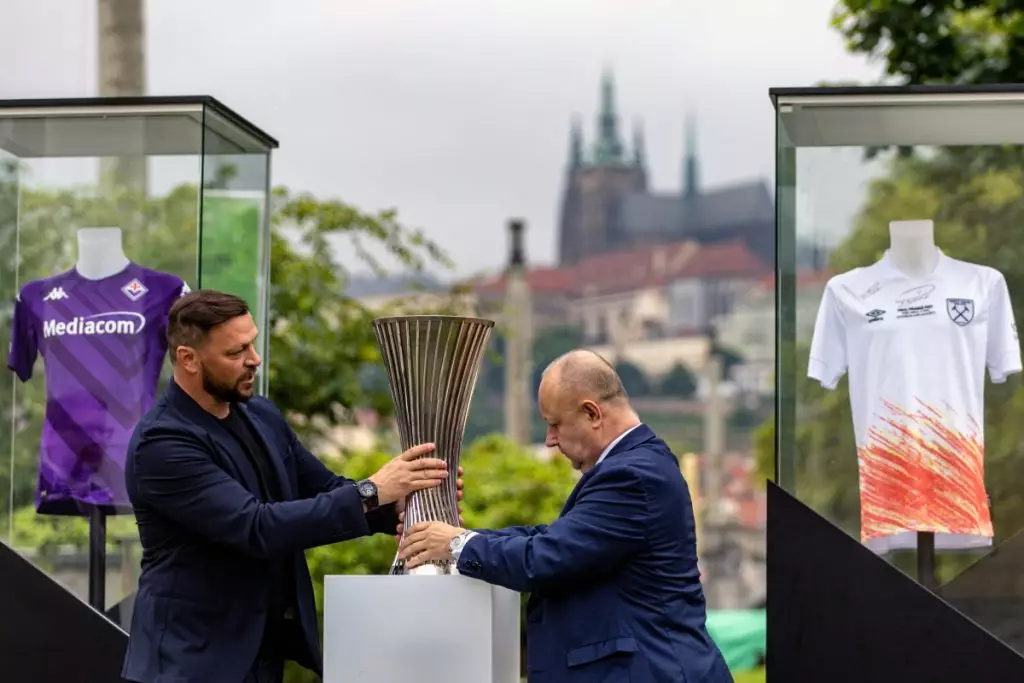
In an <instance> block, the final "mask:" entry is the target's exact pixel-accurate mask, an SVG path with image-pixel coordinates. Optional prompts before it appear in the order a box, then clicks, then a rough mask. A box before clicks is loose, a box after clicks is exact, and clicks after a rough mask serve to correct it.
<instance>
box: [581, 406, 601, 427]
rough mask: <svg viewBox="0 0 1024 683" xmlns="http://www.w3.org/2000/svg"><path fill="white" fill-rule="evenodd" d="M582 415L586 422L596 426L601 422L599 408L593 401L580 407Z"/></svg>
mask: <svg viewBox="0 0 1024 683" xmlns="http://www.w3.org/2000/svg"><path fill="white" fill-rule="evenodd" d="M581 408H582V409H583V414H584V415H586V416H587V422H589V423H591V424H592V425H594V426H596V425H597V424H600V422H601V417H602V415H601V408H600V407H599V406H598V405H597V404H596V403H594V402H593V401H584V402H583V405H582V406H581Z"/></svg>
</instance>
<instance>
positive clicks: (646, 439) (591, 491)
mask: <svg viewBox="0 0 1024 683" xmlns="http://www.w3.org/2000/svg"><path fill="white" fill-rule="evenodd" d="M538 404H539V407H540V413H541V415H542V416H543V418H544V420H545V421H546V422H547V424H548V428H547V439H546V443H547V446H548V447H549V448H558V450H560V451H561V452H562V454H563V455H564V456H565V457H566V458H568V460H569V462H571V463H572V465H573V467H574V468H576V469H577V470H579V471H580V472H582V476H581V477H580V480H579V483H577V485H576V488H575V489H574V490H573V491H572V493H570V494H569V498H568V500H567V501H566V503H565V506H564V507H563V508H562V513H561V514H560V515H559V517H558V519H556V520H554V521H553V522H551V523H550V524H538V525H536V526H518V527H510V528H506V529H497V530H488V529H475V530H472V531H470V530H467V529H460V528H456V527H452V526H449V525H447V524H443V523H439V522H426V523H422V524H417V525H415V526H413V527H411V528H410V529H409V532H408V533H407V534H406V536H405V539H404V540H403V547H402V550H401V557H402V558H403V559H404V560H405V562H406V567H409V568H412V567H416V566H418V565H420V564H422V563H424V562H428V561H430V560H442V559H454V560H456V561H457V562H458V565H457V566H458V570H459V573H460V574H462V575H464V576H468V577H472V578H476V579H480V580H482V581H486V582H487V583H491V584H495V585H498V586H504V587H506V588H510V589H512V590H515V591H519V592H522V593H531V596H530V600H529V602H528V603H527V607H526V653H527V670H528V673H527V680H528V681H529V682H530V683H561V682H562V681H570V680H572V681H613V680H614V681H625V680H629V681H633V682H634V683H662V682H664V683H669V681H672V682H675V681H689V683H732V676H731V674H730V673H729V670H728V668H727V667H726V664H725V660H724V659H723V658H722V654H721V652H720V651H719V649H718V647H717V646H716V645H715V643H714V642H713V641H712V639H711V636H710V635H709V634H708V632H707V629H706V627H705V621H706V616H707V615H706V608H705V600H704V591H703V589H702V587H701V582H700V571H699V570H698V568H697V539H696V532H695V527H694V519H693V505H692V503H691V501H690V492H689V490H688V488H687V485H686V481H685V480H684V479H683V477H682V474H681V473H680V471H679V462H678V460H677V459H676V457H675V456H674V455H673V453H672V451H671V450H670V449H669V447H668V446H667V445H665V442H664V441H662V440H661V439H660V438H658V436H657V435H656V434H655V433H654V432H653V431H652V430H651V429H650V428H649V427H648V426H647V425H645V424H643V423H642V422H641V421H640V418H639V417H638V416H637V413H636V411H635V410H634V409H633V408H632V406H630V403H629V397H628V396H627V395H626V391H625V389H624V388H623V386H622V381H621V380H620V379H619V376H618V374H617V373H616V372H615V370H614V369H613V368H612V366H611V365H609V364H608V363H607V362H606V361H605V360H604V359H603V358H601V357H600V356H599V355H597V354H596V353H594V352H592V351H589V350H585V349H579V350H576V351H571V352H569V353H567V354H565V355H564V356H561V357H560V358H558V359H556V360H555V361H554V362H552V363H551V364H550V365H549V366H548V367H547V369H546V370H545V371H544V373H543V375H542V376H541V382H540V388H539V390H538ZM398 531H399V533H401V527H399V528H398Z"/></svg>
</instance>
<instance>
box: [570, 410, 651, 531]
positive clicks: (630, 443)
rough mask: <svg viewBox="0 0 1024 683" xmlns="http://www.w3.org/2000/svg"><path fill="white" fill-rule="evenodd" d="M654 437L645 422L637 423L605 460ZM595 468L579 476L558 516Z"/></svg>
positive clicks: (574, 497) (575, 496)
mask: <svg viewBox="0 0 1024 683" xmlns="http://www.w3.org/2000/svg"><path fill="white" fill-rule="evenodd" d="M654 438H655V435H654V432H653V431H651V428H650V427H648V426H647V425H645V424H639V425H637V427H636V428H635V429H634V430H633V431H631V432H630V433H629V434H626V435H625V436H624V437H622V439H621V440H620V441H619V442H618V443H617V444H615V446H614V447H613V448H612V449H611V450H610V451H609V452H608V455H606V456H605V460H607V459H608V458H611V457H612V456H615V455H618V454H619V453H625V452H626V451H630V450H632V449H634V448H636V447H637V446H639V445H640V444H642V443H646V442H648V441H650V440H652V439H654ZM596 469H597V466H596V465H595V466H594V467H591V468H590V469H589V470H588V471H587V473H586V474H584V475H583V476H582V477H580V480H579V481H578V482H576V486H575V487H573V490H572V493H570V494H569V497H568V498H566V500H565V505H563V506H562V511H561V512H560V513H559V515H558V516H559V517H561V516H563V515H565V513H567V512H568V511H569V510H571V509H572V506H573V505H575V504H576V498H577V496H579V494H580V489H582V488H583V485H584V484H586V483H587V480H588V479H589V478H590V477H591V476H593V474H594V470H596Z"/></svg>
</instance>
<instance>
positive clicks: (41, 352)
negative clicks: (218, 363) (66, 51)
mask: <svg viewBox="0 0 1024 683" xmlns="http://www.w3.org/2000/svg"><path fill="white" fill-rule="evenodd" d="M276 147H277V142H276V141H275V140H274V139H273V138H271V137H269V136H268V135H267V134H266V133H264V132H262V131H261V130H259V129H258V128H256V127H255V126H253V125H252V124H251V123H249V122H248V121H246V120H245V119H243V118H241V117H240V116H239V115H237V114H236V113H234V112H233V111H231V110H230V109H228V108H227V107H225V106H224V105H222V104H221V103H219V102H218V101H217V100H215V99H213V98H210V97H172V98H157V97H143V98H114V99H111V98H103V99H75V100H20V101H0V292H2V293H3V301H4V303H3V305H2V307H0V340H2V348H3V349H4V351H5V353H6V356H7V359H6V363H5V365H6V367H7V368H8V372H7V382H8V385H7V388H6V389H5V390H3V391H0V415H2V420H0V443H3V444H4V446H3V451H2V452H0V541H3V542H4V543H6V544H7V545H9V546H10V547H12V548H14V549H15V550H17V551H18V552H19V553H20V554H21V555H22V556H23V557H25V558H27V559H29V560H31V561H32V562H34V563H35V564H36V565H37V566H38V567H40V568H41V569H43V570H44V571H46V572H47V573H48V574H49V575H50V576H51V577H53V578H54V579H56V580H57V581H58V582H59V583H61V584H63V585H64V586H65V587H66V588H68V589H69V590H71V591H72V592H74V593H76V594H78V595H79V596H80V597H81V598H82V599H83V600H88V601H89V602H90V603H91V604H92V605H93V606H94V607H97V608H98V609H101V610H102V611H105V612H107V613H108V615H110V616H112V618H114V620H115V621H117V623H119V624H121V625H122V627H123V628H125V629H127V626H128V623H129V619H130V605H131V600H130V597H131V594H132V593H133V592H134V590H135V586H136V584H137V579H138V572H139V560H140V557H139V550H138V538H137V532H136V529H135V522H134V517H133V515H132V514H131V507H130V504H129V501H128V500H127V495H126V492H125V483H124V455H125V449H126V445H127V441H128V439H129V438H130V437H131V434H132V431H133V428H134V426H135V424H136V423H137V422H138V420H139V418H140V417H141V416H142V415H143V414H144V413H145V412H146V410H147V409H148V408H149V407H150V406H151V405H152V404H153V402H154V400H155V398H156V397H157V396H158V395H159V394H160V393H161V392H162V391H163V388H164V387H165V386H166V382H167V379H168V377H169V375H170V370H169V367H170V366H169V362H168V360H167V349H166V341H165V339H164V330H165V323H166V315H167V312H168V310H169V308H170V306H171V305H172V304H173V303H174V301H175V300H176V299H177V298H178V297H179V296H180V295H182V294H183V293H185V292H187V291H189V289H190V288H191V289H195V288H199V287H204V288H215V289H221V290H225V291H230V292H232V293H235V294H239V295H241V296H243V297H245V298H246V299H247V300H248V301H249V303H250V306H251V307H252V310H253V315H254V317H255V318H256V321H257V324H259V325H261V327H262V323H263V322H264V321H265V320H266V317H267V296H268V292H267V289H268V270H269V248H270V244H269V230H270V226H269V218H268V201H269V179H270V156H271V150H272V149H274V148H276ZM260 343H261V345H262V348H261V351H262V352H263V353H264V355H265V352H266V335H261V342H260ZM264 382H265V379H263V378H262V377H261V379H260V383H259V385H258V386H257V389H256V390H257V391H258V392H261V393H262V392H264V391H265V389H266V387H265V385H264Z"/></svg>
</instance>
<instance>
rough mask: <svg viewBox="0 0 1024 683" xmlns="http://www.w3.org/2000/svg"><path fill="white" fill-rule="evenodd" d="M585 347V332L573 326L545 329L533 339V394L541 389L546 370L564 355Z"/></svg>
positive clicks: (557, 326)
mask: <svg viewBox="0 0 1024 683" xmlns="http://www.w3.org/2000/svg"><path fill="white" fill-rule="evenodd" d="M582 345H583V332H582V330H580V329H579V328H578V327H573V326H571V325H556V326H553V327H545V328H544V329H542V330H540V331H538V332H537V334H536V335H535V336H534V338H533V347H532V350H533V357H532V359H531V360H532V363H533V392H534V394H535V395H536V393H537V390H538V389H540V376H541V374H542V373H543V372H544V368H546V367H547V366H548V365H550V364H551V361H553V360H555V359H556V358H558V357H559V356H561V355H562V354H563V353H567V352H569V351H572V350H573V349H575V348H578V347H580V346H582Z"/></svg>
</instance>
